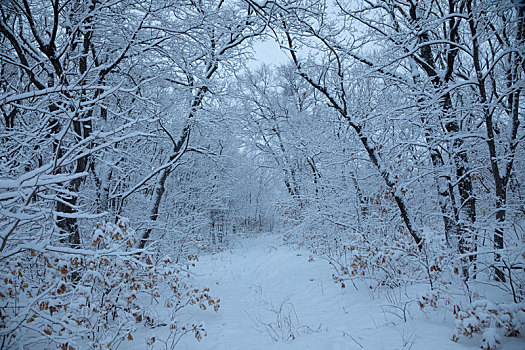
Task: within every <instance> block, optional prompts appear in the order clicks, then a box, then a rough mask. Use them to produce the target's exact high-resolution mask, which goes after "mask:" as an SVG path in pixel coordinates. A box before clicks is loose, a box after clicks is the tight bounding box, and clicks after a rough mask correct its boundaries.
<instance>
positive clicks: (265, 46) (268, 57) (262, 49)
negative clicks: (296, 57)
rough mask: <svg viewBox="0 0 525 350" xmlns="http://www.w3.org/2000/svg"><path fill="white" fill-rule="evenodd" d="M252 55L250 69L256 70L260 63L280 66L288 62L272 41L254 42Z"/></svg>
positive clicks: (276, 44)
mask: <svg viewBox="0 0 525 350" xmlns="http://www.w3.org/2000/svg"><path fill="white" fill-rule="evenodd" d="M254 53H255V54H254V57H253V62H252V63H251V64H250V68H256V67H257V66H259V65H260V64H262V63H265V64H268V65H270V64H274V65H280V64H283V63H287V62H289V60H290V58H289V57H287V56H286V54H285V53H284V52H283V51H282V50H281V49H280V48H279V44H278V43H276V42H275V41H274V40H273V39H269V40H264V41H258V42H256V43H255V45H254Z"/></svg>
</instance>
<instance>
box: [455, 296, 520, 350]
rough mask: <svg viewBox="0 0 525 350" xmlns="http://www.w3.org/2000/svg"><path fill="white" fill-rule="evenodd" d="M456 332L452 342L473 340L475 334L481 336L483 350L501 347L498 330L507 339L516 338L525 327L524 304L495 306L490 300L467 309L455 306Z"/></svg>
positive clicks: (482, 301)
mask: <svg viewBox="0 0 525 350" xmlns="http://www.w3.org/2000/svg"><path fill="white" fill-rule="evenodd" d="M454 316H455V318H456V331H455V333H454V335H453V336H452V340H454V341H458V340H459V339H460V337H467V338H471V337H472V336H473V335H474V334H481V336H482V337H483V338H482V344H481V348H483V349H496V348H498V347H499V345H500V342H501V337H500V335H499V332H498V331H497V329H502V330H504V335H505V336H507V337H515V336H517V335H519V334H520V330H521V329H522V328H523V326H525V304H524V303H501V304H494V303H492V302H490V301H488V300H477V301H475V302H473V303H472V304H471V305H469V306H468V307H467V308H465V309H461V308H460V307H459V306H458V305H455V306H454Z"/></svg>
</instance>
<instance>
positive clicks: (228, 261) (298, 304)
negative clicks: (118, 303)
mask: <svg viewBox="0 0 525 350" xmlns="http://www.w3.org/2000/svg"><path fill="white" fill-rule="evenodd" d="M309 260H310V261H309ZM331 275H332V267H331V266H330V265H329V264H328V263H327V262H326V261H325V260H322V259H320V258H318V257H313V261H312V259H310V253H309V252H308V251H306V250H303V249H296V248H292V247H289V246H284V245H283V244H282V237H281V236H266V237H262V238H246V239H243V240H241V241H240V242H238V243H236V244H235V245H234V247H233V248H232V249H229V250H226V251H223V252H220V253H215V254H208V255H202V256H200V257H199V263H198V264H197V267H196V269H195V270H194V276H193V282H194V285H195V287H197V288H199V287H209V288H210V290H211V294H212V296H214V297H215V298H220V299H221V302H220V305H221V307H220V310H219V312H218V313H215V312H213V311H210V310H207V311H202V310H198V309H197V308H185V309H184V310H183V313H182V314H181V315H180V317H182V319H183V320H184V319H185V318H187V319H188V320H194V321H195V320H197V321H202V323H203V324H204V327H205V329H206V331H207V336H206V337H204V338H203V340H202V341H200V342H197V341H196V339H195V338H193V337H192V336H191V335H186V336H185V337H183V338H182V339H181V341H180V342H179V344H178V345H177V347H176V349H196V350H212V349H213V350H221V349H224V350H257V349H277V350H279V349H318V350H347V349H476V348H479V344H480V339H479V338H478V339H471V340H464V339H462V340H461V341H460V342H459V343H454V342H452V341H451V340H450V336H451V334H452V332H453V326H454V319H453V315H452V314H450V313H447V314H444V313H443V312H442V313H439V314H438V313H429V314H428V315H425V314H424V313H423V312H421V311H419V310H415V311H414V310H413V311H412V313H411V314H409V315H408V318H407V321H406V322H405V321H404V320H403V319H402V313H401V312H400V310H396V309H395V308H391V307H387V306H386V305H387V304H388V302H387V301H386V300H385V299H384V296H383V297H380V296H378V295H377V293H375V292H373V291H371V290H369V289H367V288H366V286H364V285H358V288H359V290H356V289H355V288H354V287H353V286H351V285H350V286H347V287H346V288H345V289H342V288H341V286H340V284H337V283H334V281H333V280H332V279H331ZM388 301H389V302H392V301H395V296H391V298H390V299H389V300H388ZM416 309H417V308H416ZM163 331H164V332H166V330H163V329H161V328H158V329H151V330H148V331H146V330H144V332H147V333H146V334H142V335H143V337H142V338H143V339H144V338H145V335H148V336H152V335H155V334H157V338H158V339H159V338H162V336H163V335H162V332H163ZM138 335H140V333H139V334H138ZM139 339H140V337H136V340H137V341H139ZM523 341H524V338H523V337H520V338H514V339H508V338H507V339H505V340H504V342H505V343H504V345H505V346H504V348H505V349H507V348H508V349H523V348H524V347H523V345H524V343H523ZM139 342H140V341H139ZM123 345H124V344H123ZM126 348H127V347H126ZM133 348H135V349H143V348H145V343H142V344H138V342H134V347H133Z"/></svg>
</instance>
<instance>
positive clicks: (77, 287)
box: [0, 220, 219, 349]
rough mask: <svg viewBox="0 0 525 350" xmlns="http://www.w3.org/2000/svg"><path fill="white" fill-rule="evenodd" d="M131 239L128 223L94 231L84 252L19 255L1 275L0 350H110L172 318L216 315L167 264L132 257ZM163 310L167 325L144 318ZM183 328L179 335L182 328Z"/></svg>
mask: <svg viewBox="0 0 525 350" xmlns="http://www.w3.org/2000/svg"><path fill="white" fill-rule="evenodd" d="M136 242H137V239H136V237H135V232H134V231H133V230H132V229H130V228H129V227H128V224H127V222H126V221H123V220H122V221H120V222H119V223H117V224H112V223H105V224H103V225H98V226H97V227H96V228H95V229H94V230H93V233H92V237H91V241H90V242H89V247H84V249H71V248H68V247H63V246H61V245H60V244H56V245H54V244H48V245H46V246H38V247H37V246H34V247H22V249H21V250H20V251H19V252H17V253H16V254H13V255H12V256H10V257H6V259H5V260H7V263H6V264H3V265H2V267H1V272H0V273H1V281H0V298H1V299H0V302H1V304H0V318H1V320H0V337H1V344H2V348H12V347H13V348H14V347H22V346H30V347H35V346H40V347H46V348H50V347H57V348H61V349H77V348H116V347H117V346H118V344H120V343H121V342H123V341H126V340H132V339H133V333H134V331H135V330H136V328H137V325H138V324H140V323H143V324H145V325H147V326H158V325H168V324H169V326H170V329H172V330H176V329H182V330H186V329H189V331H190V332H191V331H193V332H194V335H195V336H196V337H197V339H199V338H200V337H201V336H202V334H203V330H202V329H201V327H198V326H196V325H185V326H183V325H177V320H176V319H175V313H176V312H177V311H178V310H180V309H181V308H182V307H184V306H186V305H191V304H198V305H199V306H200V307H201V308H202V309H206V308H207V307H209V306H211V307H213V309H214V310H215V311H217V310H218V308H219V304H218V300H214V299H213V298H212V297H211V296H210V295H209V293H208V292H209V290H208V289H204V290H199V289H194V288H191V287H190V286H189V285H187V284H186V283H185V277H187V276H188V275H187V274H188V273H187V272H183V271H182V270H181V269H180V268H179V267H178V266H177V265H175V264H173V263H172V262H171V261H170V259H169V258H158V257H157V256H155V255H154V254H153V253H151V252H149V251H147V250H138V249H135V248H134V247H135V244H136ZM152 302H156V303H162V304H163V305H164V306H165V307H166V308H167V309H169V310H171V312H170V313H169V316H167V318H168V319H157V317H156V316H155V315H154V314H153V313H148V311H147V310H148V308H147V305H148V304H149V303H152ZM183 327H185V328H183Z"/></svg>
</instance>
